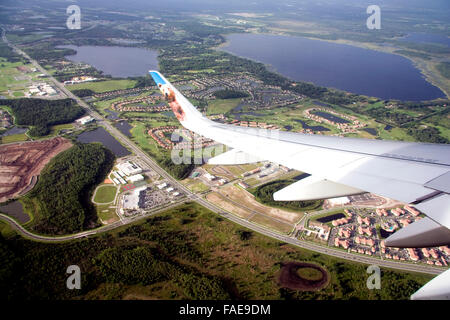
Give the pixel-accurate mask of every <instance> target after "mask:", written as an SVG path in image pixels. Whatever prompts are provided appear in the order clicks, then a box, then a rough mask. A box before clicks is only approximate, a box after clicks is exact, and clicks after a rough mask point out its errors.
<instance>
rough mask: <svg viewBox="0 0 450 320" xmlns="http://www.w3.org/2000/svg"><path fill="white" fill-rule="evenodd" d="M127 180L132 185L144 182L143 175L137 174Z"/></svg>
mask: <svg viewBox="0 0 450 320" xmlns="http://www.w3.org/2000/svg"><path fill="white" fill-rule="evenodd" d="M127 180H128V181H129V182H130V183H135V182H138V181H143V180H144V176H143V175H142V174H135V175H134V176H131V177H128V178H127Z"/></svg>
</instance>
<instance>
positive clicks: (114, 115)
mask: <svg viewBox="0 0 450 320" xmlns="http://www.w3.org/2000/svg"><path fill="white" fill-rule="evenodd" d="M105 112H107V113H109V116H107V117H106V118H107V119H110V120H116V119H119V113H118V112H115V111H112V110H109V109H105Z"/></svg>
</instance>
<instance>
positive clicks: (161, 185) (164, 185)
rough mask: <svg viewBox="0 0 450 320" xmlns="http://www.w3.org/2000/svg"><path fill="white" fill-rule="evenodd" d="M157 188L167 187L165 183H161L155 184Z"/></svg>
mask: <svg viewBox="0 0 450 320" xmlns="http://www.w3.org/2000/svg"><path fill="white" fill-rule="evenodd" d="M157 187H158V189H159V190H161V189H164V188H165V187H167V183H165V182H164V183H162V184H160V185H159V186H157Z"/></svg>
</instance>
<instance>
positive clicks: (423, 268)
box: [0, 28, 446, 274]
mask: <svg viewBox="0 0 450 320" xmlns="http://www.w3.org/2000/svg"><path fill="white" fill-rule="evenodd" d="M2 39H3V41H4V42H5V43H6V44H8V45H9V46H10V47H11V48H12V49H13V50H14V51H16V52H17V53H18V54H20V55H22V56H23V57H25V58H26V59H28V60H29V61H30V62H31V63H32V64H33V65H34V66H35V67H36V68H37V69H38V70H39V71H40V72H42V73H43V74H45V75H47V76H48V78H49V79H50V80H51V81H52V82H53V83H54V85H55V86H56V87H58V88H59V89H60V90H61V91H62V92H63V93H64V94H66V95H67V96H68V97H69V98H72V99H74V100H75V101H77V103H78V104H79V105H80V106H81V107H83V108H84V109H85V110H86V112H87V113H88V114H89V115H90V116H92V117H93V118H94V119H96V121H97V122H98V124H99V125H101V126H104V127H105V128H106V129H107V130H108V131H109V132H110V134H111V135H112V136H114V137H115V138H116V139H117V140H118V141H119V142H120V143H122V144H123V145H124V146H126V147H127V148H129V150H131V151H132V152H134V153H135V155H136V156H138V157H139V158H140V159H141V161H143V162H144V163H145V164H147V165H148V166H149V167H150V168H152V169H153V170H154V171H155V172H157V173H158V174H159V175H161V176H162V177H164V178H165V179H167V181H169V182H170V183H171V184H172V185H173V186H174V187H176V188H178V189H179V190H182V191H183V192H184V194H185V195H186V196H187V197H188V199H190V200H192V201H195V202H197V203H198V204H200V205H202V206H204V207H206V208H208V209H209V210H211V211H213V212H215V213H217V214H219V215H221V216H223V217H224V218H226V219H228V220H230V221H233V222H234V223H237V224H239V225H241V226H243V227H246V228H248V229H251V230H253V231H255V232H258V233H260V234H263V235H265V236H268V237H271V238H273V239H276V240H279V241H282V242H286V243H289V244H292V245H294V246H297V247H300V248H303V249H308V250H311V251H315V252H318V253H322V254H327V255H330V256H333V257H337V258H342V259H345V260H350V261H354V262H359V263H364V264H369V265H372V264H375V265H378V266H380V267H386V268H392V269H399V270H405V271H411V272H420V273H428V274H440V273H442V272H444V271H446V269H445V268H439V267H435V266H429V265H421V264H415V263H406V262H396V261H389V260H382V259H381V258H374V257H369V256H360V255H356V254H350V253H348V252H346V251H343V250H340V249H335V248H331V247H325V246H322V245H318V244H315V243H312V242H308V241H304V240H298V239H295V238H292V237H289V236H287V235H283V234H280V233H277V232H275V231H273V230H270V229H267V228H264V227H262V226H260V225H258V224H255V223H253V222H249V221H247V220H244V219H241V218H239V217H237V216H235V215H233V214H230V213H228V212H225V211H224V210H223V209H221V208H219V207H217V206H216V205H215V204H213V203H210V202H208V201H207V200H205V199H203V198H201V197H199V196H197V195H196V194H194V193H192V192H191V191H190V190H189V189H188V188H186V187H185V186H184V185H182V184H181V183H179V182H178V181H177V180H176V179H174V178H173V177H172V176H171V175H169V174H168V173H167V172H166V171H165V170H164V169H162V168H161V167H160V166H159V165H158V164H157V163H156V162H155V161H154V160H153V159H151V158H150V156H148V155H147V154H146V153H145V152H143V151H142V150H141V149H140V148H139V147H138V146H137V145H135V144H134V142H132V141H131V140H130V139H128V138H127V137H126V136H125V135H123V134H122V133H121V132H120V131H119V130H118V129H116V128H115V127H114V126H113V125H111V124H110V123H109V122H107V121H106V120H105V119H104V118H103V117H102V116H101V115H100V114H99V113H97V112H96V111H94V110H93V109H92V108H91V107H90V106H89V105H88V104H87V103H86V102H84V101H83V100H82V99H80V98H79V97H77V96H75V95H74V94H73V93H72V92H70V91H69V90H68V89H66V88H65V87H64V85H63V84H62V83H60V82H59V81H57V80H56V79H55V78H54V77H53V76H51V75H50V74H49V73H48V72H47V70H45V69H44V68H43V67H41V65H39V63H38V62H37V61H35V60H34V59H31V57H29V56H28V55H27V54H26V53H25V52H23V51H22V50H20V49H19V48H17V47H16V46H15V45H13V44H12V43H10V42H9V41H8V40H7V38H6V36H5V30H4V29H3V28H2ZM171 207H173V206H171ZM162 209H163V210H165V209H168V208H167V207H166V208H162ZM159 212H161V211H159V210H158V211H155V212H154V213H152V214H156V213H159ZM145 217H148V215H145V216H139V217H138V218H137V219H127V220H124V221H119V222H116V223H114V224H111V225H108V226H105V227H101V228H99V229H94V230H89V231H84V232H81V233H78V234H74V235H68V236H62V237H47V236H42V235H37V234H34V233H32V232H30V231H28V230H26V229H25V228H23V227H22V226H20V225H19V224H18V223H17V222H16V221H15V220H13V219H11V218H9V217H8V216H6V215H3V214H0V220H3V221H5V222H7V223H9V224H10V225H11V226H12V227H13V228H14V229H15V230H17V231H19V232H20V233H21V234H22V235H24V236H26V237H27V238H31V239H34V240H38V241H45V242H60V241H67V240H73V239H78V238H82V237H87V236H90V235H94V234H98V233H102V232H106V231H109V230H112V229H114V228H117V227H119V226H122V225H124V224H128V223H132V222H135V221H136V220H138V219H142V218H145Z"/></svg>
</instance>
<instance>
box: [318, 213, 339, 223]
mask: <svg viewBox="0 0 450 320" xmlns="http://www.w3.org/2000/svg"><path fill="white" fill-rule="evenodd" d="M341 218H345V214H343V213H336V214H333V215H331V216H327V217H323V218H319V219H317V221H319V222H320V223H327V222H330V221H333V220H337V219H341Z"/></svg>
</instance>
